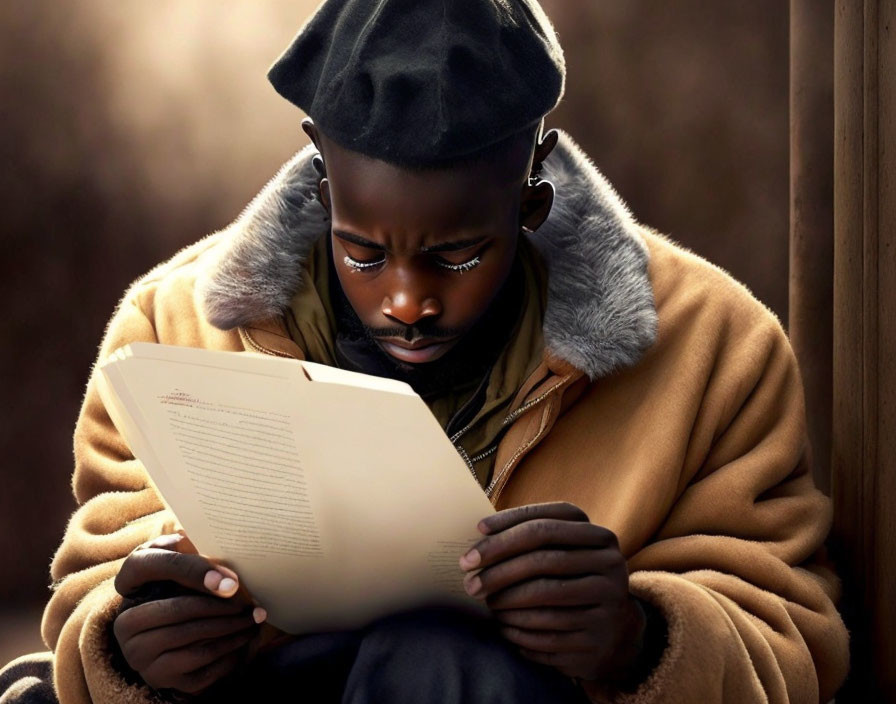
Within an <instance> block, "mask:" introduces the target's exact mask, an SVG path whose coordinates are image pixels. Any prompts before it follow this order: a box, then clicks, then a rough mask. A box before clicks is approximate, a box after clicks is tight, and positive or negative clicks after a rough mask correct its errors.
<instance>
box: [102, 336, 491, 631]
mask: <svg viewBox="0 0 896 704" xmlns="http://www.w3.org/2000/svg"><path fill="white" fill-rule="evenodd" d="M99 368H100V370H101V374H100V375H99V377H98V380H99V389H100V395H101V397H102V399H103V402H104V403H105V405H106V408H107V410H108V412H109V415H110V417H111V418H112V420H113V422H114V423H115V425H116V427H117V428H118V430H119V431H120V432H121V434H122V436H123V437H124V438H125V440H126V441H127V442H128V445H129V446H130V448H131V450H132V452H133V453H134V455H135V456H136V457H137V458H138V459H140V460H141V462H142V463H143V465H144V466H145V467H146V470H147V471H148V473H149V475H150V477H151V479H152V481H153V482H154V483H155V486H156V488H157V489H158V491H159V493H160V495H161V496H162V498H163V500H164V501H165V503H166V504H167V505H168V506H169V507H170V508H171V510H172V511H173V512H174V514H175V515H176V516H177V518H178V520H179V521H180V523H181V525H183V527H184V530H185V531H186V533H187V535H188V536H189V537H190V539H191V540H192V541H193V543H194V544H195V545H196V547H197V548H198V550H199V551H200V552H201V553H202V554H204V555H207V556H208V557H210V558H212V559H214V560H216V561H218V562H220V563H221V564H224V565H227V566H229V567H231V568H232V569H234V570H235V571H236V572H237V573H238V574H239V575H240V579H241V581H242V583H243V584H244V585H245V586H246V588H247V589H248V590H249V591H250V593H251V594H252V595H253V596H254V597H255V598H256V599H257V601H258V602H259V604H261V605H262V606H264V608H265V609H266V610H267V612H268V621H269V622H270V623H271V624H273V625H274V626H277V627H278V628H280V629H282V630H284V631H287V632H291V633H307V632H313V631H319V630H333V629H340V628H355V627H360V626H362V625H363V624H365V623H367V622H369V621H371V620H373V619H375V618H377V617H379V616H382V615H386V614H388V613H390V612H392V611H396V610H402V609H404V608H411V607H413V606H416V605H422V604H424V603H433V602H434V601H435V602H438V601H446V600H448V601H450V600H460V601H461V602H463V603H467V604H468V605H469V604H471V603H472V601H473V600H472V599H470V598H469V597H467V596H466V594H465V592H464V591H463V587H462V578H463V573H462V571H461V569H460V567H459V565H458V558H459V557H460V555H461V554H463V553H464V552H465V551H466V550H467V549H468V548H469V547H470V546H471V545H473V543H475V542H476V541H477V540H478V539H479V538H481V537H482V536H481V535H480V534H479V532H478V531H477V530H476V524H477V523H478V522H479V520H481V519H482V518H484V517H485V516H487V515H488V514H490V513H492V512H494V509H493V507H492V505H491V503H490V502H489V500H488V499H487V498H486V496H485V494H484V493H483V491H482V489H481V488H480V486H479V484H478V482H477V481H476V479H475V478H474V477H473V476H472V474H471V473H470V471H469V470H468V468H467V466H466V464H465V463H464V462H463V460H462V459H461V458H460V456H459V455H458V453H457V451H456V450H455V448H454V446H453V445H452V444H451V442H450V440H449V439H448V438H447V436H446V435H445V433H444V431H443V430H442V428H441V426H440V425H439V423H438V421H437V420H436V419H435V417H434V416H433V415H432V413H431V412H430V411H429V409H428V408H427V406H426V404H425V403H424V402H423V400H422V399H421V398H420V397H419V396H418V395H417V394H415V393H414V391H413V390H412V389H411V387H410V386H408V385H407V384H404V383H402V382H398V381H393V380H390V379H383V378H380V377H375V376H368V375H366V374H358V373H355V372H349V371H345V370H341V369H337V368H334V367H328V366H325V365H320V364H314V363H310V362H300V361H298V360H294V359H281V358H278V357H273V356H267V355H261V354H256V353H253V352H223V351H214V350H203V349H193V348H189V347H176V346H170V345H160V344H151V343H144V342H136V343H132V344H130V345H127V346H125V347H123V348H121V349H119V350H116V352H115V353H114V354H113V355H112V356H111V357H110V358H109V359H108V360H105V361H103V362H102V363H101V364H100V365H99Z"/></svg>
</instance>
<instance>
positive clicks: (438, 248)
mask: <svg viewBox="0 0 896 704" xmlns="http://www.w3.org/2000/svg"><path fill="white" fill-rule="evenodd" d="M333 234H334V235H336V237H338V238H339V239H342V240H346V241H347V242H353V243H354V244H356V245H358V246H359V247H367V248H368V249H375V250H377V251H378V252H385V251H386V248H385V247H384V246H383V245H381V244H380V243H379V242H371V241H370V240H368V239H365V238H364V237H361V236H360V235H356V234H354V233H352V232H344V231H343V230H333ZM486 239H488V238H487V237H486V236H485V235H483V236H482V237H473V238H471V239H466V240H455V241H454V242H441V243H439V244H434V245H432V246H430V247H421V248H420V251H421V252H424V253H427V254H428V253H431V252H456V251H458V250H461V249H467V248H468V247H472V246H473V245H476V244H479V243H480V242H484V241H485V240H486Z"/></svg>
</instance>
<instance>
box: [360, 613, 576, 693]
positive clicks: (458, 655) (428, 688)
mask: <svg viewBox="0 0 896 704" xmlns="http://www.w3.org/2000/svg"><path fill="white" fill-rule="evenodd" d="M565 679H566V678H563V677H562V676H561V675H560V674H559V673H557V672H555V671H549V670H548V669H547V668H544V667H543V666H539V665H535V664H533V663H529V662H528V661H525V660H524V659H523V658H522V657H521V656H520V655H519V654H518V653H516V652H515V650H513V649H512V648H511V647H510V645H509V644H507V643H506V642H505V641H504V639H503V638H501V637H500V634H499V633H498V632H497V629H496V627H495V625H494V623H493V622H491V621H488V620H486V619H484V618H482V617H478V616H473V615H469V614H466V613H463V612H459V611H457V610H452V609H427V610H421V611H414V612H409V613H406V614H401V615H398V616H393V617H390V618H387V619H384V620H382V621H379V622H377V623H376V624H374V626H373V627H371V628H370V629H369V630H368V631H367V633H366V635H365V636H364V638H363V640H362V642H361V648H360V650H359V652H358V657H357V659H356V661H355V665H354V667H353V669H352V671H351V673H350V675H349V679H348V682H347V687H346V695H347V696H346V698H345V700H344V701H347V702H351V703H352V704H365V703H366V702H377V701H389V702H405V701H407V702H430V701H432V702H445V703H446V704H449V703H454V702H456V703H457V704H461V703H470V702H482V703H485V702H488V703H489V704H499V703H503V702H519V701H532V702H536V701H563V698H562V697H558V698H556V699H555V698H553V697H552V698H549V699H543V698H542V697H541V696H540V695H539V694H538V692H539V691H544V692H545V693H546V694H547V693H548V692H552V693H553V694H557V693H558V692H557V690H556V687H557V686H558V685H560V686H563V685H564V684H565V685H566V686H569V682H568V681H566V682H565ZM533 694H534V695H535V696H534V697H533V696H532V695H533Z"/></svg>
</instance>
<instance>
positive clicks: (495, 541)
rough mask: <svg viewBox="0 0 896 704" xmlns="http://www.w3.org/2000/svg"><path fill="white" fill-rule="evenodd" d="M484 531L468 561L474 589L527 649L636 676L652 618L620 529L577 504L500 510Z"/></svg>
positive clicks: (604, 675) (585, 670) (594, 671)
mask: <svg viewBox="0 0 896 704" xmlns="http://www.w3.org/2000/svg"><path fill="white" fill-rule="evenodd" d="M478 528H479V531H480V532H481V533H484V534H485V535H486V536H487V537H485V538H483V539H482V540H480V541H479V542H478V543H477V544H476V545H474V546H473V547H472V548H471V549H470V551H469V552H467V553H466V554H465V555H464V556H463V557H461V558H460V566H461V568H462V569H464V570H465V571H467V575H466V577H465V578H464V586H465V588H466V590H467V592H468V593H469V594H470V595H471V596H474V597H476V598H479V599H483V600H485V602H486V604H487V605H488V606H489V608H490V609H491V611H492V612H493V614H494V616H495V618H496V619H497V620H498V621H499V622H500V623H501V624H502V628H501V633H502V634H503V635H504V637H505V638H506V639H507V640H509V641H510V642H511V643H514V644H515V645H517V646H518V647H519V649H520V652H521V654H522V655H523V656H525V657H527V658H529V659H530V660H533V661H535V662H539V663H543V664H546V665H551V666H553V667H555V668H557V669H558V670H559V671H560V672H562V673H563V674H565V675H568V676H570V677H577V678H580V679H583V680H597V679H606V680H617V679H623V678H624V677H626V676H627V675H628V673H629V671H630V669H631V668H632V666H633V665H634V663H635V662H636V659H637V657H638V655H639V654H640V649H641V642H642V639H643V637H644V629H645V625H646V619H645V615H644V611H643V609H642V608H641V606H640V604H639V603H638V602H637V601H636V600H635V599H634V597H632V596H631V594H630V593H629V590H628V568H627V567H626V564H625V558H624V557H623V556H622V553H620V552H619V545H618V543H617V541H616V536H615V535H614V534H613V533H612V532H611V531H609V530H607V529H606V528H601V527H600V526H596V525H594V524H592V523H590V522H589V521H588V516H587V515H586V514H585V512H584V511H582V510H581V509H580V508H578V507H577V506H574V505H573V504H569V503H548V504H532V505H529V506H520V507H518V508H511V509H507V510H505V511H499V512H498V513H495V514H493V515H491V516H488V517H487V518H484V519H483V520H482V521H480V522H479V526H478Z"/></svg>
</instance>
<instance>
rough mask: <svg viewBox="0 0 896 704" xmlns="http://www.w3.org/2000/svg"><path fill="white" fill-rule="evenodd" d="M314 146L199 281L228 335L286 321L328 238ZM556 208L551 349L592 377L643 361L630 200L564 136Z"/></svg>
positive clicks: (547, 227) (651, 334)
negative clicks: (308, 267) (307, 269)
mask: <svg viewBox="0 0 896 704" xmlns="http://www.w3.org/2000/svg"><path fill="white" fill-rule="evenodd" d="M314 154H315V150H314V147H313V145H308V146H306V147H305V148H303V149H302V150H301V151H299V152H298V153H297V154H296V155H295V156H294V157H293V158H292V159H291V160H290V161H289V162H287V163H286V164H285V165H284V166H283V168H281V169H280V171H279V172H278V173H277V175H276V176H275V177H274V178H273V179H271V181H270V182H269V183H268V184H267V185H266V186H265V187H264V189H262V191H261V192H260V193H259V194H258V195H257V196H256V197H255V199H254V200H253V201H252V202H251V203H250V204H249V206H248V207H247V208H246V209H245V210H244V211H243V213H242V214H241V215H240V216H239V217H238V218H237V219H236V221H234V223H233V224H231V225H230V226H229V227H228V228H227V229H226V230H225V233H224V234H225V240H226V241H225V242H224V243H223V245H222V247H221V251H220V252H219V253H218V255H217V259H216V260H215V262H214V263H213V264H212V266H211V267H210V268H209V269H208V270H207V271H206V272H205V274H204V275H203V276H201V277H200V279H199V280H198V281H197V294H198V296H199V300H200V303H201V306H202V310H203V312H204V314H205V316H206V318H207V319H208V320H209V322H210V323H211V324H212V325H214V326H215V327H218V328H221V329H223V330H229V329H232V328H235V327H239V326H245V325H248V324H250V323H251V322H253V321H258V320H263V319H268V318H271V317H275V316H278V315H280V314H282V312H283V311H284V310H285V309H286V308H287V307H288V306H289V302H290V300H291V299H292V297H293V295H294V294H295V292H296V291H297V290H298V287H299V285H300V280H301V279H300V275H299V270H300V267H301V266H302V265H303V263H304V262H305V259H306V257H307V256H308V253H309V252H310V250H311V247H312V246H313V244H314V242H315V241H317V239H318V238H319V237H321V236H322V235H323V234H325V233H327V232H329V227H330V224H329V214H328V213H327V211H326V209H325V208H324V207H323V205H322V204H321V203H320V201H319V200H318V199H317V197H316V193H317V173H316V171H315V170H314V168H313V167H312V165H311V157H312V156H313V155H314ZM542 178H544V179H546V180H548V181H551V182H552V183H553V184H554V186H555V188H556V197H555V199H554V206H553V208H552V209H551V213H550V215H549V216H548V218H547V220H546V221H545V223H544V224H543V225H542V227H541V228H539V230H538V231H537V232H535V233H533V234H532V235H530V239H531V241H532V243H533V244H534V245H535V247H536V248H537V249H538V251H539V252H540V253H541V255H542V256H543V257H544V260H545V263H546V264H547V268H548V298H547V310H546V312H545V320H544V339H545V347H546V348H547V350H548V352H550V353H551V354H552V355H554V356H555V357H557V358H560V359H562V360H565V361H566V362H568V363H570V364H572V365H573V366H574V367H576V368H577V369H580V370H582V371H583V372H584V373H585V374H587V375H588V376H589V377H590V378H591V379H596V378H598V377H601V376H605V375H607V374H610V373H611V372H613V371H614V370H615V369H618V368H620V367H624V366H629V365H632V364H634V363H635V362H637V361H638V359H640V357H641V355H642V354H643V353H644V350H646V349H647V348H648V347H649V346H650V345H651V344H653V341H654V339H655V337H656V328H657V316H656V309H655V307H654V302H653V289H652V286H651V283H650V278H649V276H648V272H647V260H648V255H647V247H646V245H645V243H644V240H643V238H642V236H641V234H640V232H639V226H638V224H637V223H636V222H635V221H634V219H633V218H632V216H631V214H630V213H629V211H628V209H627V208H626V206H625V205H624V204H623V202H622V200H621V199H620V198H619V196H618V195H617V194H616V192H615V191H614V190H613V188H612V187H611V186H610V185H609V183H608V182H607V180H606V179H605V178H604V177H603V175H602V174H601V173H600V172H599V171H598V170H597V168H596V167H595V166H594V164H593V163H592V162H591V161H590V160H589V159H588V157H587V156H586V155H585V154H584V152H582V150H581V149H580V148H579V147H578V145H576V143H575V142H574V141H573V140H572V138H571V137H570V136H569V135H568V134H566V133H565V132H562V131H561V132H560V140H559V142H558V144H557V147H556V148H555V149H554V151H553V152H552V153H551V154H550V156H549V157H548V158H547V159H546V160H545V162H544V169H543V171H542Z"/></svg>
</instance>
